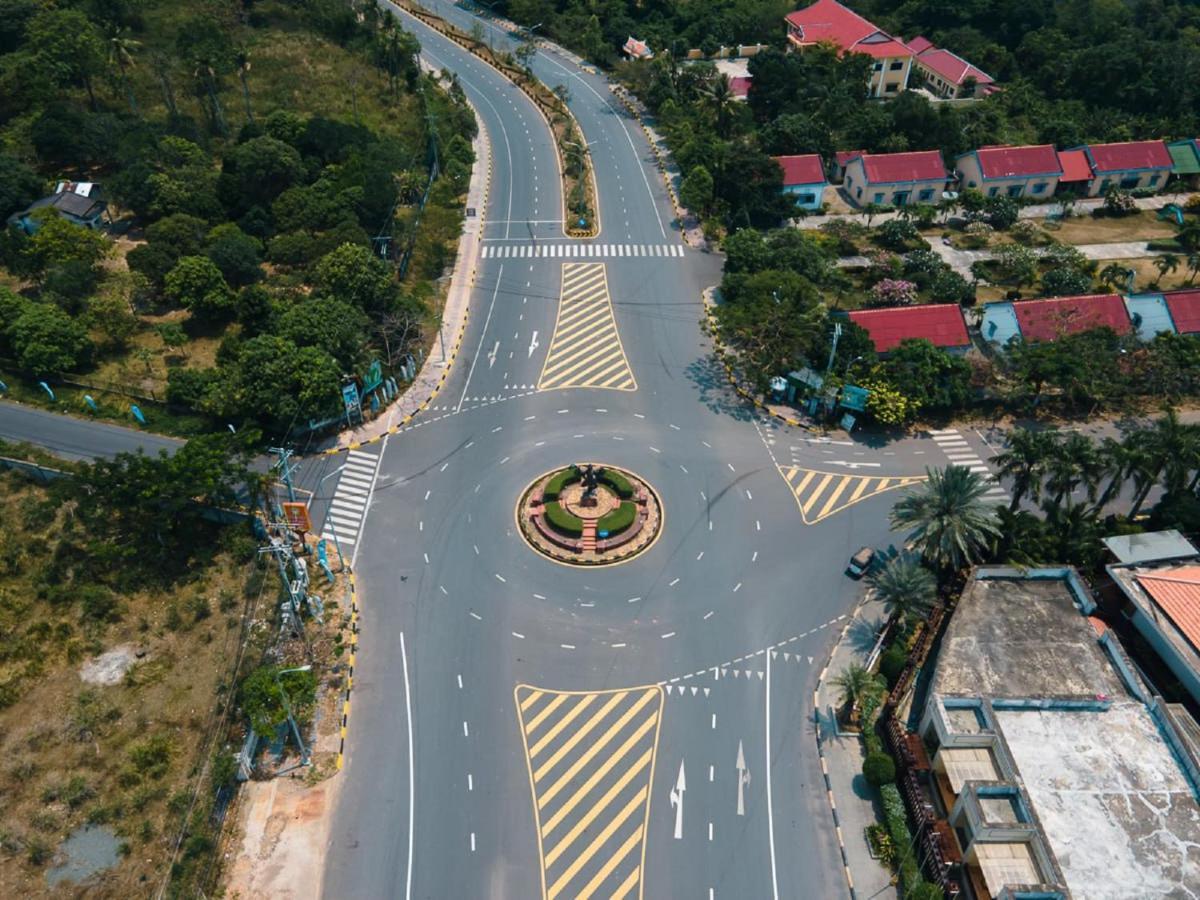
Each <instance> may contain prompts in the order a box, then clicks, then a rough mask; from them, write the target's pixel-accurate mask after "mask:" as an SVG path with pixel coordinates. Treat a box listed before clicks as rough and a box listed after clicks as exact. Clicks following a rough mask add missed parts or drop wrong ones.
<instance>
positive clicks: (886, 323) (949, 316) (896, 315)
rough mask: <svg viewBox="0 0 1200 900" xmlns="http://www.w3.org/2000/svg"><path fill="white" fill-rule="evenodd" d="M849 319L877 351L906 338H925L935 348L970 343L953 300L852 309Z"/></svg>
mask: <svg viewBox="0 0 1200 900" xmlns="http://www.w3.org/2000/svg"><path fill="white" fill-rule="evenodd" d="M850 321H851V322H854V323H855V324H856V325H861V326H862V327H863V328H865V329H867V333H868V334H870V335H871V341H872V342H873V343H874V344H875V349H876V350H877V351H878V352H880V353H886V352H887V351H889V350H891V349H893V348H894V347H896V346H897V345H898V344H899V343H900V342H901V341H903V340H905V339H907V338H925V339H926V340H928V341H931V342H932V343H933V344H934V345H935V346H938V347H966V346H967V345H969V344H970V343H971V339H970V338H969V337H967V326H966V323H965V322H963V315H962V309H961V308H960V307H959V306H958V304H957V303H938V304H933V305H929V306H897V307H894V308H892V309H856V310H853V311H852V312H851V313H850Z"/></svg>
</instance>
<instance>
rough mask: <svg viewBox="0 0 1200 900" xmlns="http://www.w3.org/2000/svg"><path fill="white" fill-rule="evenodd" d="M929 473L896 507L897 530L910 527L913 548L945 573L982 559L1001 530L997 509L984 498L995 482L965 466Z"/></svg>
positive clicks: (893, 512)
mask: <svg viewBox="0 0 1200 900" xmlns="http://www.w3.org/2000/svg"><path fill="white" fill-rule="evenodd" d="M926 473H927V474H928V476H929V477H928V480H926V481H925V482H924V483H922V484H921V485H919V486H918V487H916V488H913V489H910V490H909V491H908V493H907V494H906V495H905V496H904V497H902V498H901V499H900V500H899V501H898V502H897V503H896V505H895V506H893V507H892V513H891V516H890V519H891V523H892V528H893V529H901V528H908V529H911V533H910V534H909V536H908V543H909V546H910V547H912V548H913V549H915V550H917V551H918V552H919V553H920V554H921V556H922V557H923V558H924V559H925V561H926V562H929V563H932V564H933V565H935V566H937V567H938V569H940V570H942V571H943V572H950V571H955V570H958V569H961V568H962V567H963V566H965V565H968V564H970V563H973V562H975V561H976V560H978V559H980V558H981V556H982V555H983V553H984V552H985V551H986V550H987V548H988V544H989V542H990V541H991V539H992V538H994V537H995V536H996V535H997V534H998V533H999V526H998V525H997V521H996V509H995V507H994V506H992V505H990V504H988V503H985V502H984V500H983V496H984V494H986V493H987V491H988V490H989V488H990V485H989V484H988V482H987V481H985V480H984V479H983V478H982V477H981V476H980V475H979V473H977V472H972V471H971V470H970V469H966V468H963V467H962V466H947V467H946V468H944V469H926Z"/></svg>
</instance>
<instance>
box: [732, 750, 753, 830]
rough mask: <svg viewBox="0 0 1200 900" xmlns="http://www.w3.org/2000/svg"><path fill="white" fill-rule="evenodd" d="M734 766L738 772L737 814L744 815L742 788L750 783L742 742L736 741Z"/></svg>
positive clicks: (744, 804) (744, 799) (744, 802)
mask: <svg viewBox="0 0 1200 900" xmlns="http://www.w3.org/2000/svg"><path fill="white" fill-rule="evenodd" d="M735 768H736V769H737V773H738V780H737V783H738V801H737V814H738V815H739V816H744V815H745V814H746V798H745V797H744V796H743V792H742V788H744V787H745V786H746V785H748V784H749V783H750V770H749V769H747V768H746V754H745V753H743V752H742V742H741V741H740V740H739V741H738V755H737V763H735Z"/></svg>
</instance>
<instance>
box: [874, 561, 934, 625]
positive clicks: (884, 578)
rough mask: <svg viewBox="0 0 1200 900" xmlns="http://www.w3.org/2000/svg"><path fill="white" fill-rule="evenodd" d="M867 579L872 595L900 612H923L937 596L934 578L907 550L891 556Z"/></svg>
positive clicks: (912, 613) (921, 613)
mask: <svg viewBox="0 0 1200 900" xmlns="http://www.w3.org/2000/svg"><path fill="white" fill-rule="evenodd" d="M870 580H871V587H872V588H873V589H874V591H875V596H876V597H878V598H879V599H880V600H882V601H883V603H884V604H886V605H887V606H888V608H889V609H891V610H892V611H893V612H896V613H898V614H900V615H902V616H910V615H916V616H924V615H925V614H926V613H928V612H929V610H930V609H931V608H932V607H933V604H934V602H935V601H936V600H937V579H935V578H934V577H933V573H932V572H930V571H929V570H928V569H927V568H925V566H923V565H922V564H921V561H920V560H919V559H918V558H917V557H915V556H913V555H912V554H910V553H901V554H899V555H897V556H893V557H892V558H891V559H889V560H888V561H887V563H886V564H885V565H884V566H883V567H882V568H881V569H879V570H878V571H877V572H876V573H875V574H874V575H872V576H871V579H870Z"/></svg>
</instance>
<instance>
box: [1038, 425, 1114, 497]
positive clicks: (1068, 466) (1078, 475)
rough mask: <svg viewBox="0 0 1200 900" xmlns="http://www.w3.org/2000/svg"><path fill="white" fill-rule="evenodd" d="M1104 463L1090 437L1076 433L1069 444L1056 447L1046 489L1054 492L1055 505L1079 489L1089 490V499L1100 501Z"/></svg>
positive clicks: (1051, 458) (1050, 461)
mask: <svg viewBox="0 0 1200 900" xmlns="http://www.w3.org/2000/svg"><path fill="white" fill-rule="evenodd" d="M1103 471H1104V469H1103V462H1102V461H1101V459H1100V455H1099V454H1098V453H1097V452H1096V445H1095V444H1093V443H1092V440H1091V438H1089V437H1088V436H1087V435H1083V434H1079V433H1078V432H1073V433H1071V434H1069V435H1067V438H1066V440H1063V441H1058V442H1056V443H1055V446H1054V452H1053V453H1052V454H1051V456H1050V460H1049V462H1048V464H1047V466H1046V487H1047V488H1048V489H1049V490H1051V491H1053V492H1054V500H1053V501H1052V502H1053V503H1055V504H1058V503H1061V502H1062V499H1063V497H1064V496H1066V495H1067V494H1071V493H1074V491H1075V489H1076V488H1077V487H1079V485H1081V484H1082V485H1084V487H1086V488H1087V493H1088V499H1089V500H1095V499H1096V489H1097V487H1098V486H1099V481H1100V478H1101V474H1102V472H1103Z"/></svg>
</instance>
